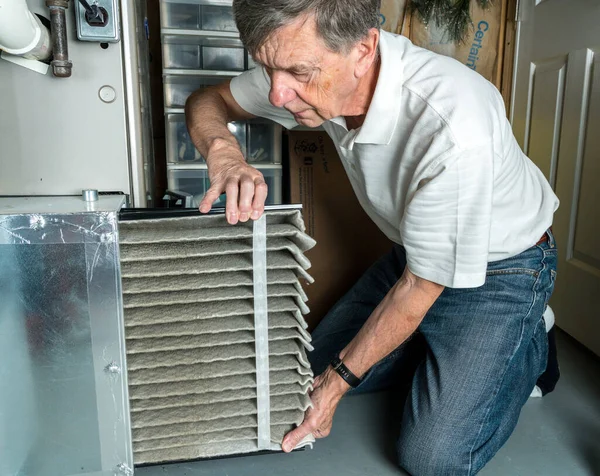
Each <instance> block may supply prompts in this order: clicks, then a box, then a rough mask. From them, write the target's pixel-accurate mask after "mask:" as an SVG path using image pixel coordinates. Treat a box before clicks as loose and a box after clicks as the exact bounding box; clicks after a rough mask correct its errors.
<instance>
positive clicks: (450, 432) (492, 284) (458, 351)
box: [309, 231, 556, 476]
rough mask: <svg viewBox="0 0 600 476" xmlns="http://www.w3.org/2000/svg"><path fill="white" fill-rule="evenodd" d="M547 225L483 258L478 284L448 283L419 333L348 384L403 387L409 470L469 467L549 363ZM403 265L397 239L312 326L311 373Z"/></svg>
mask: <svg viewBox="0 0 600 476" xmlns="http://www.w3.org/2000/svg"><path fill="white" fill-rule="evenodd" d="M547 233H548V241H546V242H544V243H541V244H540V245H536V246H533V247H532V248H530V249H528V250H526V251H524V252H523V253H521V254H519V255H517V256H514V257H512V258H508V259H505V260H502V261H497V262H493V263H489V265H488V268H487V277H486V281H485V284H484V285H483V286H481V287H478V288H469V289H450V288H446V289H445V290H444V291H443V292H442V294H441V295H440V297H439V298H438V299H437V301H436V302H435V303H434V305H433V306H432V307H431V309H430V310H429V312H428V313H427V315H426V316H425V318H424V319H423V321H422V323H421V325H420V326H419V328H418V329H417V332H415V334H414V335H413V336H412V337H411V338H410V339H408V340H407V341H406V342H405V343H403V344H402V345H401V346H400V347H398V348H397V349H396V350H395V351H393V352H392V353H391V354H389V355H388V356H387V357H386V358H384V359H383V360H381V361H380V362H379V363H378V364H376V365H375V366H374V367H373V368H372V369H371V370H370V371H369V372H367V374H366V375H365V377H364V379H363V381H362V383H361V384H360V385H359V387H358V388H357V389H355V390H353V391H352V392H351V393H360V392H366V391H374V390H380V389H383V388H387V387H390V386H392V385H402V384H403V383H405V382H406V383H407V385H409V386H410V388H409V389H408V396H407V398H406V401H405V402H404V409H403V415H402V421H401V427H400V437H399V440H398V443H397V453H398V460H399V464H400V466H401V467H402V468H404V469H405V470H406V471H408V472H409V473H411V474H413V475H418V476H421V475H436V476H437V475H446V474H448V475H450V474H452V475H472V474H476V473H477V472H478V471H479V470H480V469H481V468H483V466H484V465H485V464H486V463H487V462H488V461H489V460H490V459H491V458H492V456H494V454H495V453H496V452H497V451H498V449H499V448H500V447H501V446H502V445H503V444H504V443H505V442H506V440H507V439H508V437H509V436H510V434H511V433H512V431H513V430H514V428H515V426H516V424H517V420H518V418H519V413H520V411H521V407H522V406H523V405H524V403H525V402H526V401H527V398H528V397H529V394H530V393H531V391H532V389H533V387H534V386H535V383H536V380H537V378H538V377H539V376H540V374H542V372H543V371H544V370H545V367H546V361H547V354H548V338H547V335H546V330H545V325H544V320H543V317H542V315H543V313H544V310H545V309H546V306H547V304H548V300H549V298H550V295H551V294H552V291H553V288H554V280H555V276H556V246H555V242H554V237H553V236H552V233H551V232H550V231H549V232H547ZM405 266H406V256H405V253H404V249H403V248H402V247H400V246H397V247H395V248H394V249H393V251H392V252H390V253H389V254H388V255H386V256H384V257H383V258H381V259H380V260H379V261H378V262H377V263H375V264H374V265H373V266H372V267H371V268H370V269H369V270H368V271H367V272H366V273H365V275H364V276H363V277H362V278H361V279H360V280H359V281H358V283H357V284H356V285H355V286H354V287H353V288H352V289H351V290H350V291H349V292H348V293H347V294H346V296H344V297H343V298H342V299H341V300H340V301H339V302H338V303H337V304H336V305H335V306H334V307H333V308H332V310H331V311H330V312H329V314H328V315H327V316H326V317H325V319H324V320H323V321H322V322H321V323H320V324H319V326H318V327H317V329H316V330H315V331H314V332H313V345H314V347H315V350H314V351H313V352H311V353H310V355H309V358H310V360H311V363H312V365H313V370H314V371H315V375H317V374H319V373H321V372H322V371H323V370H325V368H326V367H327V365H328V364H329V362H330V361H331V359H332V358H333V357H334V355H335V354H337V353H338V352H339V351H341V350H342V349H343V348H344V347H345V346H346V345H347V344H348V343H349V342H350V341H351V340H352V338H353V337H354V336H355V335H356V333H357V332H358V330H359V329H360V328H361V327H362V325H363V324H364V322H365V321H366V320H367V319H368V317H369V316H370V315H371V313H372V312H373V310H374V309H375V307H376V306H377V305H378V304H379V303H380V302H381V300H382V299H383V297H384V296H385V295H386V294H387V292H388V291H389V290H390V289H391V288H392V286H393V285H394V284H395V283H396V282H397V281H398V279H399V278H400V276H401V275H402V272H403V271H404V267H405Z"/></svg>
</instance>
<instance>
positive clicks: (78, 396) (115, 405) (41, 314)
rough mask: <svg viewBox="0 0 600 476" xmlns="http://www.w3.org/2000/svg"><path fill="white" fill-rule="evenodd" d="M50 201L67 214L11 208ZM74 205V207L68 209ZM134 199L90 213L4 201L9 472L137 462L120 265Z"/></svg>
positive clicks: (124, 467)
mask: <svg viewBox="0 0 600 476" xmlns="http://www.w3.org/2000/svg"><path fill="white" fill-rule="evenodd" d="M43 200H47V202H46V207H45V208H50V209H52V208H55V209H57V210H60V213H27V214H22V213H14V212H13V213H12V214H10V212H9V210H15V211H16V210H19V211H21V210H23V209H27V208H36V203H39V202H42V201H43ZM59 202H60V203H59ZM68 202H71V203H72V207H71V209H72V210H73V211H74V212H73V213H68V214H67V213H65V212H64V210H65V209H67V208H68ZM123 203H124V197H101V198H100V200H99V201H98V202H97V203H96V204H95V205H96V208H97V210H98V211H83V212H82V211H81V208H82V207H84V206H85V204H83V203H82V201H81V199H79V198H77V197H70V198H63V199H60V200H55V199H54V203H53V199H43V198H37V199H30V201H29V202H28V203H27V204H23V203H22V201H21V200H20V199H16V198H13V199H7V198H0V358H2V360H3V361H4V362H10V363H11V365H3V366H1V367H0V380H1V381H2V382H3V384H2V386H1V387H0V454H2V458H1V459H0V476H14V475H23V476H24V475H27V476H46V475H50V474H52V475H56V476H71V475H80V474H81V475H83V474H95V475H104V476H109V475H111V476H112V475H114V474H127V471H128V469H129V468H132V451H131V436H130V428H129V403H128V394H127V385H126V378H127V377H126V372H125V369H126V363H125V348H124V336H123V317H122V296H121V289H120V272H119V266H118V262H119V258H118V230H117V212H118V210H119V209H120V208H121V206H122V205H123ZM53 205H56V206H53ZM110 206H113V208H112V210H109V208H110ZM43 208H44V207H41V206H40V207H39V208H38V209H43Z"/></svg>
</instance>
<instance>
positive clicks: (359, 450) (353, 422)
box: [135, 333, 600, 476]
mask: <svg viewBox="0 0 600 476" xmlns="http://www.w3.org/2000/svg"><path fill="white" fill-rule="evenodd" d="M557 341H558V351H559V361H560V365H561V373H562V377H561V380H560V382H559V384H558V386H557V388H556V390H555V391H554V392H553V393H551V394H550V395H548V396H546V397H544V398H536V399H530V400H529V401H528V402H527V404H526V405H525V407H524V408H523V411H522V413H521V418H520V420H519V423H518V425H517V428H516V430H515V432H514V434H513V435H512V437H511V438H510V439H509V441H508V442H507V444H506V445H505V446H504V447H503V448H502V449H501V450H500V451H499V452H498V454H497V455H496V456H495V457H494V458H493V459H492V461H491V462H490V463H489V464H488V465H487V466H486V467H485V468H484V469H483V471H482V472H481V473H480V474H482V475H487V476H491V475H511V476H517V475H527V476H530V475H544V476H554V475H556V476H559V475H560V476H563V475H569V476H583V475H600V360H599V359H597V358H596V357H594V356H592V355H591V354H590V353H588V352H587V351H585V350H583V349H582V348H581V347H579V345H578V344H576V343H575V342H574V341H573V340H572V339H571V338H569V337H567V336H565V335H564V334H562V333H559V334H558V335H557ZM392 404H393V402H392V396H391V394H388V393H379V394H371V395H360V396H355V397H349V398H345V399H344V400H342V402H341V404H340V407H339V408H338V411H337V413H336V416H335V420H334V425H333V431H332V433H331V435H330V436H329V437H328V438H326V439H324V440H319V441H317V444H316V445H315V448H314V449H313V450H307V451H303V452H298V453H294V454H291V455H285V454H271V455H263V456H249V457H243V458H231V459H223V460H213V461H200V462H194V463H185V464H172V465H164V466H154V467H147V468H140V469H138V470H136V473H135V474H136V476H201V475H202V476H209V475H210V476H213V475H215V476H257V475H260V476H271V475H273V476H275V475H276V476H292V475H319V476H328V475H344V476H353V475H356V476H358V475H360V476H364V475H377V476H388V475H390V476H391V475H402V474H406V473H404V472H403V471H401V470H400V469H398V468H397V467H396V465H395V462H394V449H393V435H394V433H395V432H396V431H397V427H396V426H395V425H394V421H397V420H396V419H395V418H393V417H390V415H391V414H392V412H391V410H390V409H391V408H392V407H393V405H392Z"/></svg>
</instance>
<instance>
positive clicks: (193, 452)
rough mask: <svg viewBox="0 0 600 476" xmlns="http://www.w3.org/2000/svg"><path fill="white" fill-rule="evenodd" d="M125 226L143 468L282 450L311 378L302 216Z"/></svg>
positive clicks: (133, 392)
mask: <svg viewBox="0 0 600 476" xmlns="http://www.w3.org/2000/svg"><path fill="white" fill-rule="evenodd" d="M119 229H120V239H119V241H120V253H121V268H122V269H121V271H122V285H123V299H124V309H125V333H126V342H127V368H128V376H129V377H128V378H129V396H130V406H131V425H132V434H133V435H132V436H133V449H134V460H135V463H136V464H151V463H162V462H169V461H182V460H191V459H199V458H210V457H217V456H225V455H232V454H245V453H252V452H257V451H261V450H280V449H281V442H282V440H283V436H284V435H285V434H286V433H287V432H288V431H289V430H291V429H292V428H294V427H295V426H296V425H297V424H299V423H301V422H302V420H303V416H304V412H305V410H306V409H307V408H308V407H309V405H310V399H309V397H308V392H309V390H310V389H311V385H312V382H313V375H312V372H311V370H310V365H309V363H308V360H307V357H306V352H307V350H308V351H310V350H311V349H312V348H311V346H310V335H309V334H308V332H307V331H306V327H307V325H306V322H305V321H304V318H303V314H305V313H307V312H308V308H307V307H306V304H305V301H306V295H305V294H304V292H303V291H302V288H301V286H300V283H299V278H303V279H306V280H308V281H309V282H311V281H312V278H311V277H310V276H309V275H308V274H307V272H306V270H307V269H308V268H309V267H310V263H309V261H308V260H307V259H306V257H305V256H304V254H303V253H304V252H305V251H306V250H308V249H310V248H312V247H313V246H314V244H315V242H314V240H313V239H312V238H310V237H309V236H308V235H306V234H305V233H304V223H303V221H302V217H301V213H300V211H299V210H277V211H269V212H266V214H265V215H264V216H263V217H262V218H261V219H260V220H258V221H256V222H249V223H242V224H238V225H236V226H231V225H228V224H227V222H226V220H225V217H224V215H207V216H194V217H183V218H181V217H180V218H163V219H142V220H132V221H122V222H121V223H120V225H119ZM312 441H313V440H312V439H307V440H306V441H304V442H303V443H302V445H306V444H310V443H312Z"/></svg>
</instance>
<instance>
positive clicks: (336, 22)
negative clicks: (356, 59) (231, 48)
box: [233, 0, 381, 55]
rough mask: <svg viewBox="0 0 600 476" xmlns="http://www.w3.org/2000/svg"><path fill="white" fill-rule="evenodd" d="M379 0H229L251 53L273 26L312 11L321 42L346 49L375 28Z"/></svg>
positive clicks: (274, 27)
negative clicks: (231, 2) (231, 0)
mask: <svg viewBox="0 0 600 476" xmlns="http://www.w3.org/2000/svg"><path fill="white" fill-rule="evenodd" d="M380 6H381V0H233V13H234V15H235V22H236V24H237V27H238V30H239V31H240V38H241V40H242V42H243V43H244V46H245V47H246V48H247V49H248V51H249V52H250V54H251V55H255V54H256V53H257V51H258V50H259V49H260V47H261V46H262V45H263V43H264V42H265V41H266V40H267V39H268V38H269V36H270V35H271V34H272V33H273V32H275V30H277V29H279V28H281V27H282V26H286V25H288V24H290V23H291V22H293V21H294V20H295V19H297V18H299V17H301V16H302V15H305V14H307V13H312V14H313V15H314V18H315V21H316V24H317V32H318V34H319V35H320V36H321V38H322V39H323V40H324V42H325V45H326V46H327V48H329V49H330V50H331V51H334V52H336V53H339V52H342V51H348V50H349V49H350V48H351V47H352V46H353V45H355V44H356V42H358V41H359V40H361V39H363V38H364V37H365V36H367V33H368V32H369V30H370V29H371V28H377V29H379V9H380Z"/></svg>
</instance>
